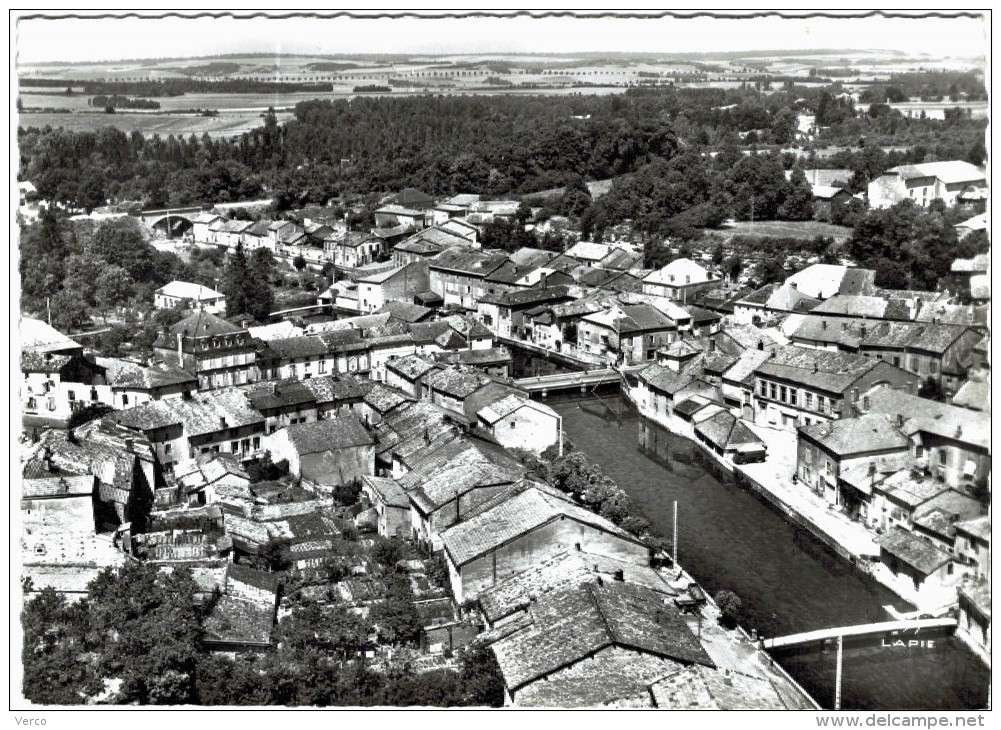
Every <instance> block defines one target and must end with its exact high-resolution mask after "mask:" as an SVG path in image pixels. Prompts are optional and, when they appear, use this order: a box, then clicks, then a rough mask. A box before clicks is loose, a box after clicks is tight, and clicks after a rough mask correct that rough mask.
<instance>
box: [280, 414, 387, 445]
mask: <svg viewBox="0 0 1001 730" xmlns="http://www.w3.org/2000/svg"><path fill="white" fill-rule="evenodd" d="M286 430H287V431H288V438H289V441H291V442H292V445H293V446H294V447H295V450H296V451H297V452H299V454H300V455H303V454H316V453H321V452H324V451H334V450H336V449H342V448H348V447H351V446H367V445H369V444H372V443H374V441H373V439H372V436H371V435H370V434H369V432H368V431H367V430H366V429H365V426H363V425H362V422H361V421H360V420H358V417H357V416H356V415H354V414H353V413H348V414H345V415H342V416H337V417H336V418H326V419H324V420H322V421H316V422H315V423H296V424H293V425H291V426H286Z"/></svg>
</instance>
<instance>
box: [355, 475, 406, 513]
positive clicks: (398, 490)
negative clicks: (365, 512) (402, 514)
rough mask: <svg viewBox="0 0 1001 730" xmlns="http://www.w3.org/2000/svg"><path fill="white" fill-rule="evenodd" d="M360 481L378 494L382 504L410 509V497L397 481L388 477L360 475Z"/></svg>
mask: <svg viewBox="0 0 1001 730" xmlns="http://www.w3.org/2000/svg"><path fill="white" fill-rule="evenodd" d="M361 480H362V483H364V484H367V485H368V486H369V488H370V489H371V490H372V491H373V492H374V493H375V494H377V495H378V496H379V499H380V500H382V502H383V504H386V505H388V506H390V507H402V508H404V509H410V498H409V497H408V496H407V493H406V491H405V490H404V489H403V487H401V486H400V484H399V482H397V481H396V480H395V479H390V478H389V477H374V476H362V478H361Z"/></svg>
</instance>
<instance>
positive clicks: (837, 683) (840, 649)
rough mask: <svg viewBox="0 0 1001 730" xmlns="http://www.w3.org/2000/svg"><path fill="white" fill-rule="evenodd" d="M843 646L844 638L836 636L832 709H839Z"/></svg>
mask: <svg viewBox="0 0 1001 730" xmlns="http://www.w3.org/2000/svg"><path fill="white" fill-rule="evenodd" d="M844 646H845V637H844V636H843V635H839V636H838V664H837V674H836V675H835V678H834V709H835V710H840V709H841V667H842V661H843V657H842V654H843V653H844Z"/></svg>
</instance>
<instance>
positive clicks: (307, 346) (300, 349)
mask: <svg viewBox="0 0 1001 730" xmlns="http://www.w3.org/2000/svg"><path fill="white" fill-rule="evenodd" d="M268 347H270V348H271V349H272V350H273V351H274V352H275V353H276V354H277V355H278V357H280V358H281V359H282V360H292V359H294V358H297V357H315V356H317V355H326V354H327V344H326V343H325V342H324V341H323V340H322V339H321V338H320V337H308V336H306V335H302V336H300V337H289V338H287V339H280V340H271V341H270V342H268Z"/></svg>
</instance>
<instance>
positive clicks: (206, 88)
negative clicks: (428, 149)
mask: <svg viewBox="0 0 1001 730" xmlns="http://www.w3.org/2000/svg"><path fill="white" fill-rule="evenodd" d="M18 83H20V85H21V86H22V87H45V88H63V89H66V88H76V87H81V86H82V87H83V90H84V93H86V94H93V95H108V96H113V95H121V96H145V97H164V96H182V95H183V94H198V93H215V94H220V93H221V94H293V93H300V92H330V91H333V90H334V85H333V84H331V83H321V82H308V83H307V82H302V83H299V82H291V81H282V82H274V81H255V80H253V79H226V80H225V81H209V80H207V79H194V78H185V79H180V78H178V79H160V80H156V81H93V80H91V81H85V80H81V79H36V78H21V79H19V81H18Z"/></svg>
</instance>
